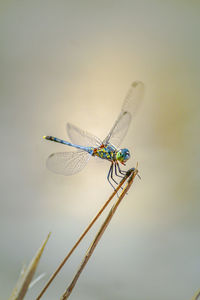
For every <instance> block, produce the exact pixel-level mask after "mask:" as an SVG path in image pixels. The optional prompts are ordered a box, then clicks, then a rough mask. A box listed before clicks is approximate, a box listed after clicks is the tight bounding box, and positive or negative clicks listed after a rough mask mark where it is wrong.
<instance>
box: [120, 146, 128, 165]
mask: <svg viewBox="0 0 200 300" xmlns="http://www.w3.org/2000/svg"><path fill="white" fill-rule="evenodd" d="M130 157H131V155H130V152H129V150H128V149H126V148H124V149H120V150H119V151H117V154H116V159H117V160H118V161H119V162H120V163H122V164H123V165H124V164H125V162H126V161H127V160H128V159H129V158H130Z"/></svg>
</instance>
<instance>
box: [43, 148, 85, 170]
mask: <svg viewBox="0 0 200 300" xmlns="http://www.w3.org/2000/svg"><path fill="white" fill-rule="evenodd" d="M90 158H91V155H90V154H89V153H88V152H86V151H84V150H78V151H73V152H57V153H53V154H51V155H50V156H49V157H48V158H47V168H48V169H49V170H51V171H53V172H55V173H58V174H62V175H72V174H75V173H78V172H80V171H81V170H82V169H83V168H84V167H85V165H86V164H87V162H88V161H89V159H90Z"/></svg>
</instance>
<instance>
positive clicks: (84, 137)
mask: <svg viewBox="0 0 200 300" xmlns="http://www.w3.org/2000/svg"><path fill="white" fill-rule="evenodd" d="M67 133H68V136H69V138H70V140H71V141H72V142H73V143H74V144H76V145H81V146H92V147H99V146H100V145H102V141H101V140H100V139H99V138H98V137H96V136H95V135H93V134H91V133H89V132H87V131H84V130H82V129H80V128H78V127H76V126H75V125H73V124H71V123H67Z"/></svg>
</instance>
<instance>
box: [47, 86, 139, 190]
mask: <svg viewBox="0 0 200 300" xmlns="http://www.w3.org/2000/svg"><path fill="white" fill-rule="evenodd" d="M143 91H144V85H143V83H142V82H140V81H135V82H133V83H132V85H131V87H130V90H129V91H128V94H127V96H126V97H125V100H124V102H123V105H122V108H121V112H120V114H119V116H118V118H117V120H116V121H115V123H114V125H113V127H112V128H111V130H110V131H109V133H108V135H107V136H106V138H105V139H104V140H103V141H101V140H100V139H99V138H98V137H96V136H94V135H93V134H91V133H88V132H86V131H83V130H81V129H79V128H78V127H76V126H74V125H72V124H70V123H68V124H67V132H68V136H69V138H70V140H71V142H68V141H65V140H62V139H59V138H56V137H53V136H44V137H43V138H44V139H46V140H49V141H53V142H57V143H60V144H64V145H67V146H71V147H74V148H76V149H77V151H71V152H58V153H53V154H51V155H50V156H49V157H48V159H47V167H48V169H50V170H51V171H53V172H55V173H59V174H63V175H72V174H75V173H77V172H79V171H81V170H82V169H83V168H84V167H85V166H86V164H87V162H88V161H89V160H90V158H91V157H92V156H97V157H99V158H100V159H104V160H108V161H109V162H110V163H111V165H110V169H109V172H108V175H107V180H108V181H109V183H110V184H111V186H112V187H113V188H114V189H115V187H114V185H113V184H114V183H115V184H117V181H116V179H115V178H114V175H115V176H117V177H123V175H124V174H126V172H125V171H123V170H121V168H120V164H122V165H125V164H126V162H127V160H128V159H129V158H130V152H129V150H128V149H127V148H123V149H118V147H119V146H120V144H121V142H122V140H123V139H124V137H125V135H126V133H127V131H128V127H129V125H130V122H131V119H132V116H133V114H134V113H135V112H136V110H137V107H138V105H139V104H140V102H141V100H142V97H143ZM119 163H120V164H119Z"/></svg>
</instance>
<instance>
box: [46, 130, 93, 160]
mask: <svg viewBox="0 0 200 300" xmlns="http://www.w3.org/2000/svg"><path fill="white" fill-rule="evenodd" d="M43 138H44V139H45V140H48V141H53V142H56V143H60V144H64V145H67V146H71V147H74V148H77V149H81V150H84V151H86V152H88V153H89V154H91V155H92V154H93V150H94V148H93V147H84V146H80V145H75V144H72V143H70V142H67V141H65V140H61V139H59V138H57V137H54V136H51V135H47V136H43Z"/></svg>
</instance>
